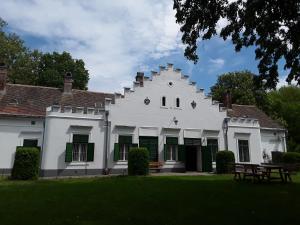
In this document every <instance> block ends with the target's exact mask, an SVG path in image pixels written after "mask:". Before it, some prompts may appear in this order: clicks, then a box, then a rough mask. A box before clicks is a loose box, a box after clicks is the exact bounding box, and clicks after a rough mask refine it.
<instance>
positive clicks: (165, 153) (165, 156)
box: [164, 144, 168, 161]
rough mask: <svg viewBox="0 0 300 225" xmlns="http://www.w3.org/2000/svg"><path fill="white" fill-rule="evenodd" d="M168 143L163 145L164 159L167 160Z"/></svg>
mask: <svg viewBox="0 0 300 225" xmlns="http://www.w3.org/2000/svg"><path fill="white" fill-rule="evenodd" d="M167 151H168V145H166V144H165V145H164V160H165V161H167V159H168V152H167Z"/></svg>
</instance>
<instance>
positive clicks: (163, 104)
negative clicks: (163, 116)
mask: <svg viewBox="0 0 300 225" xmlns="http://www.w3.org/2000/svg"><path fill="white" fill-rule="evenodd" d="M166 102H167V100H166V97H165V96H163V97H162V98H161V106H166Z"/></svg>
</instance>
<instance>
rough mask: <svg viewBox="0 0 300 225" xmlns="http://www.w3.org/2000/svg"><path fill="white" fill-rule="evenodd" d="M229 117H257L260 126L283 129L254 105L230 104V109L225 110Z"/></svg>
mask: <svg viewBox="0 0 300 225" xmlns="http://www.w3.org/2000/svg"><path fill="white" fill-rule="evenodd" d="M227 115H228V116H229V117H248V118H253V119H258V121H259V124H260V126H261V127H264V128H278V129H284V127H283V126H281V125H280V124H279V123H278V122H276V121H274V120H272V119H271V118H270V117H269V116H268V115H267V114H265V113H264V112H263V111H262V110H260V109H258V108H257V107H256V106H254V105H236V104H232V110H228V111H227Z"/></svg>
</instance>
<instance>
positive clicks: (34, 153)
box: [12, 147, 40, 180]
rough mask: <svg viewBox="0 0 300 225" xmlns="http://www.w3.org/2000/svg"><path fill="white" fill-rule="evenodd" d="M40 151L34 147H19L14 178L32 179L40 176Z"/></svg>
mask: <svg viewBox="0 0 300 225" xmlns="http://www.w3.org/2000/svg"><path fill="white" fill-rule="evenodd" d="M39 161H40V151H39V149H38V148H34V147H17V151H16V155H15V161H14V166H13V169H12V179H15V180H32V179H37V178H38V176H39Z"/></svg>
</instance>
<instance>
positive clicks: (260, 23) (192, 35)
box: [174, 0, 300, 88]
mask: <svg viewBox="0 0 300 225" xmlns="http://www.w3.org/2000/svg"><path fill="white" fill-rule="evenodd" d="M174 9H175V10H176V21H177V23H179V24H181V28H180V30H181V31H182V32H183V36H182V42H183V43H184V44H186V45H187V47H186V49H185V53H184V55H185V56H186V57H187V58H188V59H190V60H192V61H194V62H195V63H196V62H197V60H198V56H197V39H198V38H201V39H203V40H207V39H210V38H212V37H213V36H216V35H219V36H220V37H222V38H223V39H224V40H226V39H227V38H231V40H232V43H233V45H234V46H235V50H236V51H240V50H241V49H242V47H248V46H256V50H255V54H256V59H257V60H259V65H258V69H259V74H260V79H266V80H267V82H266V84H265V86H266V87H269V88H275V87H276V84H277V82H278V61H279V60H280V59H282V58H283V59H284V60H285V65H284V69H287V70H289V74H288V77H287V82H291V81H292V80H296V81H297V82H298V85H299V84H300V32H299V31H300V22H299V21H300V19H299V14H300V2H299V0H284V1H282V0H273V1H264V0H256V1H252V0H237V1H229V0H174ZM220 19H226V20H227V25H225V27H223V28H222V29H221V32H220V33H219V34H218V32H217V22H218V21H219V20H220Z"/></svg>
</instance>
